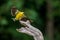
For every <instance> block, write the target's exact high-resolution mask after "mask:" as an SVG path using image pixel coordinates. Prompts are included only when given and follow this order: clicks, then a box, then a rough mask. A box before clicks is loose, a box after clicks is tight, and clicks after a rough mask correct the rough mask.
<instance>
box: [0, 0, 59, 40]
mask: <svg viewBox="0 0 60 40" xmlns="http://www.w3.org/2000/svg"><path fill="white" fill-rule="evenodd" d="M12 5H15V6H16V7H17V9H18V10H20V11H24V12H25V15H26V16H27V17H28V18H29V19H31V20H33V22H32V25H33V26H34V27H36V28H38V29H40V30H41V31H42V33H43V36H44V39H45V40H60V0H0V40H34V39H33V37H32V36H29V35H27V34H23V33H19V32H17V31H16V29H17V28H21V27H22V26H21V24H20V23H19V21H15V22H14V21H13V20H12V19H11V18H13V17H12V16H11V7H12ZM48 37H49V38H48Z"/></svg>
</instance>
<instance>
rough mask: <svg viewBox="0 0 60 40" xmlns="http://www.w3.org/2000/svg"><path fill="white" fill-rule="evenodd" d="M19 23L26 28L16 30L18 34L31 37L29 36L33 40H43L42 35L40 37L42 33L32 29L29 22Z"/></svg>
mask: <svg viewBox="0 0 60 40" xmlns="http://www.w3.org/2000/svg"><path fill="white" fill-rule="evenodd" d="M20 23H21V24H22V25H23V24H24V25H26V26H28V27H22V28H20V29H17V31H18V32H21V33H25V34H28V35H31V36H33V38H34V40H44V38H43V35H42V32H41V31H40V30H39V29H37V28H35V27H33V26H32V25H31V24H30V22H28V21H26V22H24V21H20Z"/></svg>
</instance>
